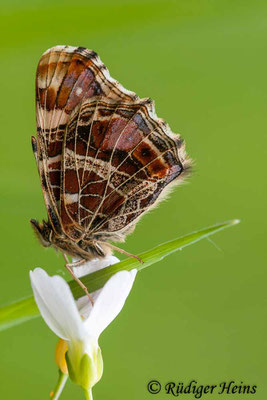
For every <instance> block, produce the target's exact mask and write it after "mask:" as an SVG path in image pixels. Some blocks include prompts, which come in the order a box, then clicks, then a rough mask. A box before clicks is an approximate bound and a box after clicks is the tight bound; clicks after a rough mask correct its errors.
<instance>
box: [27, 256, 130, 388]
mask: <svg viewBox="0 0 267 400" xmlns="http://www.w3.org/2000/svg"><path fill="white" fill-rule="evenodd" d="M118 261H119V260H118V259H117V258H116V257H112V256H111V257H108V258H106V259H105V260H104V261H102V262H99V261H98V263H96V261H95V262H94V263H92V262H91V263H87V265H86V266H85V267H78V268H79V272H81V268H83V271H82V273H83V274H86V273H88V268H89V270H90V272H92V270H93V269H99V268H104V267H106V266H107V265H110V264H111V263H113V264H114V263H115V262H118ZM136 272H137V271H136V270H131V271H130V272H129V271H120V272H117V273H116V274H115V275H113V276H112V277H111V278H110V279H109V280H108V281H107V282H106V284H105V285H104V287H103V288H102V289H100V290H98V291H96V292H94V293H92V294H91V295H92V297H93V299H94V305H93V306H92V304H91V303H90V301H89V299H88V297H87V296H84V297H82V298H81V299H79V301H78V302H77V303H76V302H75V300H74V298H73V295H72V293H71V290H70V288H69V286H68V284H67V283H66V281H65V280H64V279H63V278H61V277H60V276H53V277H50V276H49V275H47V273H46V272H45V271H44V270H43V269H41V268H36V269H35V270H34V271H31V272H30V278H31V284H32V289H33V293H34V297H35V301H36V303H37V305H38V307H39V310H40V313H41V315H42V317H43V319H44V320H45V322H46V324H47V325H48V326H49V328H50V329H51V330H52V331H53V332H54V333H55V334H56V335H57V336H59V337H60V338H61V339H63V341H60V343H61V345H60V350H59V352H61V353H62V355H63V358H64V355H65V351H63V350H62V349H63V348H64V347H65V350H66V349H67V353H66V361H67V366H68V369H67V371H68V373H69V376H70V378H71V379H72V380H73V381H74V382H75V383H77V384H78V385H80V386H82V387H83V388H84V389H85V391H87V392H88V393H90V392H91V388H92V387H93V386H94V385H95V383H97V382H98V381H99V379H100V378H101V376H102V372H103V361H102V356H101V350H100V347H99V345H98V338H99V335H100V334H101V333H102V332H103V330H104V329H105V328H106V327H107V326H108V325H109V324H110V323H111V322H112V321H113V320H114V318H116V316H117V315H118V314H119V312H120V311H121V309H122V307H123V305H124V303H125V300H126V298H127V296H128V294H129V293H130V290H131V288H132V285H133V282H134V279H135V276H136ZM79 276H81V274H79ZM62 344H63V345H62ZM63 369H64V367H63ZM67 371H65V372H67ZM63 372H64V371H63Z"/></svg>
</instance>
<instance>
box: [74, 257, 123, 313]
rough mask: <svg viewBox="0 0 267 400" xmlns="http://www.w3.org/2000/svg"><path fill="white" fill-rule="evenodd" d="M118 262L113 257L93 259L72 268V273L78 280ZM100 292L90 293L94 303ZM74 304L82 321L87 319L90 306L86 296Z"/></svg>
mask: <svg viewBox="0 0 267 400" xmlns="http://www.w3.org/2000/svg"><path fill="white" fill-rule="evenodd" d="M74 260H77V259H74V258H73V261H74ZM118 262H120V260H119V259H118V258H117V257H115V256H107V257H105V258H102V259H99V258H95V259H94V260H91V261H88V262H87V263H86V264H84V265H81V266H79V267H74V268H73V272H74V273H75V275H76V276H77V277H78V278H80V277H82V276H84V275H87V274H90V273H92V272H94V271H98V270H99V269H103V268H106V267H108V266H109V265H113V264H117V263H118ZM101 290H102V289H99V290H96V291H95V292H92V293H90V295H91V296H92V298H93V300H94V301H96V299H97V297H98V295H99V293H100V292H101ZM76 304H77V307H78V309H79V312H80V314H81V316H82V317H83V319H87V318H88V316H89V314H90V312H91V309H92V304H91V302H90V300H89V298H88V296H87V295H85V296H83V297H80V298H79V299H78V300H77V301H76Z"/></svg>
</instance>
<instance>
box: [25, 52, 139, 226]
mask: <svg viewBox="0 0 267 400" xmlns="http://www.w3.org/2000/svg"><path fill="white" fill-rule="evenodd" d="M92 98H93V99H94V98H95V99H96V98H98V99H99V98H107V99H111V100H112V101H128V102H133V101H135V100H136V99H137V96H136V95H135V93H133V92H130V91H127V90H126V89H124V88H123V87H122V86H121V85H120V84H119V83H118V82H117V81H115V80H114V79H112V78H111V77H110V75H109V73H108V71H107V69H106V67H105V66H104V64H103V63H102V62H101V61H100V59H99V58H98V56H97V54H96V53H95V52H93V51H91V50H87V49H85V48H82V47H70V46H56V47H54V48H52V49H49V50H47V51H46V52H45V53H44V54H43V56H42V57H41V59H40V62H39V64H38V68H37V74H36V118H37V143H35V141H33V143H34V148H35V152H36V153H37V160H38V169H39V173H40V176H41V184H42V188H43V193H44V198H45V203H46V207H47V211H48V215H49V218H50V221H51V223H52V225H53V227H54V229H55V230H57V231H60V230H61V228H63V230H64V231H65V232H66V233H67V232H68V231H70V230H71V229H72V228H71V227H70V226H69V224H70V223H71V224H72V223H73V224H74V225H73V226H75V227H76V228H77V227H79V224H78V222H77V221H76V219H75V218H74V220H73V221H72V222H71V220H70V218H69V217H68V215H67V213H66V210H65V209H64V208H62V204H63V202H62V201H60V198H61V196H62V150H63V144H64V141H65V135H66V127H67V125H68V122H69V120H70V119H71V117H72V115H75V114H76V115H78V114H79V113H80V111H79V110H80V108H81V105H82V103H83V101H84V100H85V99H92Z"/></svg>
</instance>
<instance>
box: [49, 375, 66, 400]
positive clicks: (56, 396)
mask: <svg viewBox="0 0 267 400" xmlns="http://www.w3.org/2000/svg"><path fill="white" fill-rule="evenodd" d="M58 372H59V377H58V381H57V384H56V387H55V389H54V392H53V394H52V396H50V400H58V399H59V397H60V395H61V393H62V390H63V389H64V386H65V384H66V382H67V379H68V375H66V374H63V372H61V371H60V370H59V371H58Z"/></svg>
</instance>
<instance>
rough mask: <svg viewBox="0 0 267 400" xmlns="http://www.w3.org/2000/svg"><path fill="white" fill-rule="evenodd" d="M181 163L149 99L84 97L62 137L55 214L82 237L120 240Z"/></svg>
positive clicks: (179, 150) (176, 141)
mask: <svg viewBox="0 0 267 400" xmlns="http://www.w3.org/2000/svg"><path fill="white" fill-rule="evenodd" d="M187 165H188V161H186V157H185V152H184V146H183V142H182V140H181V139H180V137H179V135H174V134H172V132H171V131H170V129H169V127H168V126H167V125H166V124H165V123H164V122H163V121H162V120H160V119H159V118H157V116H156V114H155V112H154V107H153V103H152V102H151V101H150V100H148V99H146V100H139V99H138V100H136V101H134V102H131V103H120V102H114V101H111V100H110V101H107V99H100V100H97V101H96V100H95V99H89V100H87V101H85V102H84V103H83V105H82V107H81V108H80V110H79V112H78V113H77V114H76V115H75V116H74V117H73V118H72V119H71V121H70V123H69V125H68V127H67V134H66V135H65V145H64V168H63V169H64V185H63V190H64V195H63V196H62V204H61V214H63V213H64V212H66V214H67V215H68V218H70V220H72V221H76V222H77V221H78V224H79V225H80V227H82V229H83V231H84V235H83V237H85V235H87V236H88V237H90V238H95V239H99V238H102V239H103V238H106V239H108V238H113V239H114V238H117V239H118V240H119V239H123V236H124V235H125V234H126V233H127V231H128V230H129V228H130V227H132V225H133V224H134V223H135V221H137V219H138V218H139V217H140V216H141V215H142V214H143V213H145V212H146V211H147V210H149V209H150V208H151V207H152V206H153V205H154V204H155V202H156V201H157V199H158V198H159V196H160V194H161V193H162V191H163V190H164V188H165V187H166V186H167V185H169V184H170V183H171V182H174V181H177V178H178V177H179V176H181V174H182V173H183V172H184V171H185V169H186V168H187Z"/></svg>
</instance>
